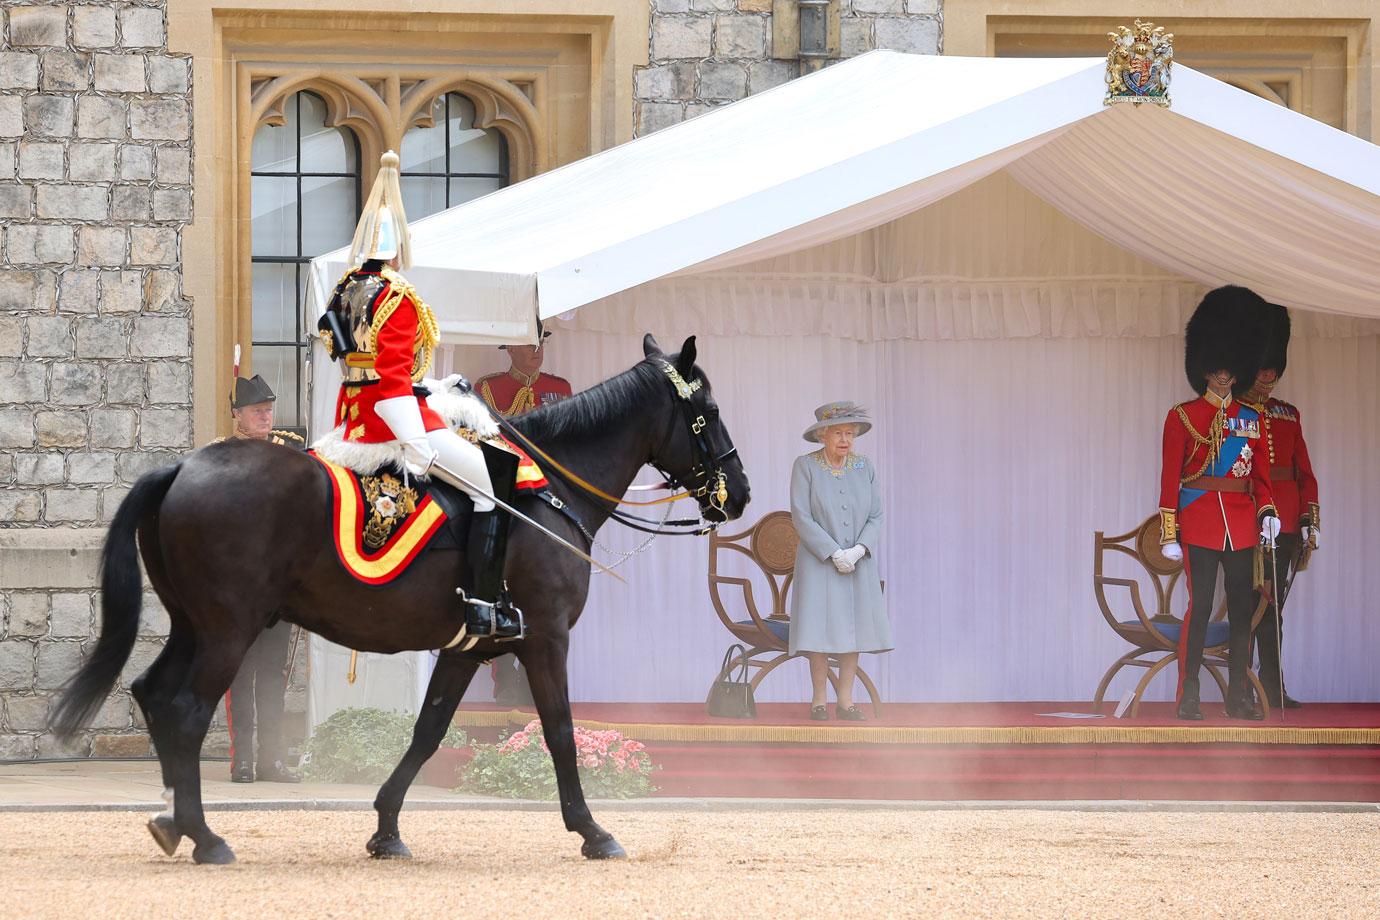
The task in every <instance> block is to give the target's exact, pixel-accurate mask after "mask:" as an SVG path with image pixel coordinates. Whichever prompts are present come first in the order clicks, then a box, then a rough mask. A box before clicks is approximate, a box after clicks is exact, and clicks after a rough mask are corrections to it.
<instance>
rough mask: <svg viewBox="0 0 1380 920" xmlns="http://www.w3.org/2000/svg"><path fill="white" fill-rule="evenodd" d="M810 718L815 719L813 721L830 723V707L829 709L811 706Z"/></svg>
mask: <svg viewBox="0 0 1380 920" xmlns="http://www.w3.org/2000/svg"><path fill="white" fill-rule="evenodd" d="M810 718H811V719H813V720H814V721H816V722H828V721H829V707H828V706H811V707H810Z"/></svg>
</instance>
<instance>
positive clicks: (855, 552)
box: [843, 543, 867, 566]
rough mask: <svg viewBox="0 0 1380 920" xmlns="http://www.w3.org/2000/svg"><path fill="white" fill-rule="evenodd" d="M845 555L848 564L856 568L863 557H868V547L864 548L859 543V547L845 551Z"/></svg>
mask: <svg viewBox="0 0 1380 920" xmlns="http://www.w3.org/2000/svg"><path fill="white" fill-rule="evenodd" d="M843 555H844V558H846V559H847V560H848V563H849V564H850V565H854V566H856V565H857V564H858V560H859V559H861V558H862V557H863V556H866V555H867V547H866V546H863V545H862V544H861V543H859V544H858V545H857V546H855V547H853V548H852V549H846V550H844V551H843Z"/></svg>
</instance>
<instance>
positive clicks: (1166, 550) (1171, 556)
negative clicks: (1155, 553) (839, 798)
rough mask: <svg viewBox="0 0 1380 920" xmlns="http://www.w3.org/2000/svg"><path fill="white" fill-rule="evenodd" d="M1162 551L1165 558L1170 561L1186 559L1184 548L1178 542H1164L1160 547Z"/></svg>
mask: <svg viewBox="0 0 1380 920" xmlns="http://www.w3.org/2000/svg"><path fill="white" fill-rule="evenodd" d="M1160 552H1161V553H1163V554H1164V558H1166V559H1168V560H1169V561H1170V562H1183V561H1184V548H1183V547H1182V546H1180V545H1179V544H1177V543H1166V544H1164V545H1163V546H1161V547H1160Z"/></svg>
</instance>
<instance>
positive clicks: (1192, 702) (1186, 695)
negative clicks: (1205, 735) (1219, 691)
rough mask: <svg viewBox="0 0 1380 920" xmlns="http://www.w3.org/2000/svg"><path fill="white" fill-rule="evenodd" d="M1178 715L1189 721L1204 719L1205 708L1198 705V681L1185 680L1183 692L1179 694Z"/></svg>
mask: <svg viewBox="0 0 1380 920" xmlns="http://www.w3.org/2000/svg"><path fill="white" fill-rule="evenodd" d="M1178 716H1179V718H1180V719H1183V720H1185V721H1187V722H1201V721H1203V710H1202V709H1200V708H1199V707H1198V681H1197V680H1193V679H1185V680H1184V688H1183V692H1181V693H1180V694H1179V711H1178Z"/></svg>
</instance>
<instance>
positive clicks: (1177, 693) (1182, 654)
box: [231, 543, 1201, 738]
mask: <svg viewBox="0 0 1380 920" xmlns="http://www.w3.org/2000/svg"><path fill="white" fill-rule="evenodd" d="M1179 545H1180V546H1183V544H1182V543H1181V544H1179ZM1183 550H1184V583H1185V584H1186V585H1187V586H1188V609H1187V610H1185V611H1184V625H1183V627H1182V628H1181V629H1180V630H1179V651H1178V655H1179V685H1178V687H1177V688H1176V689H1175V690H1174V702H1175V703H1179V702H1182V701H1183V696H1184V667H1185V661H1184V659H1186V658H1187V657H1188V630H1189V626H1190V624H1192V622H1193V572H1192V571H1190V570H1189V567H1188V547H1187V546H1183ZM1200 670H1201V668H1200ZM231 737H232V738H233V737H234V735H231Z"/></svg>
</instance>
